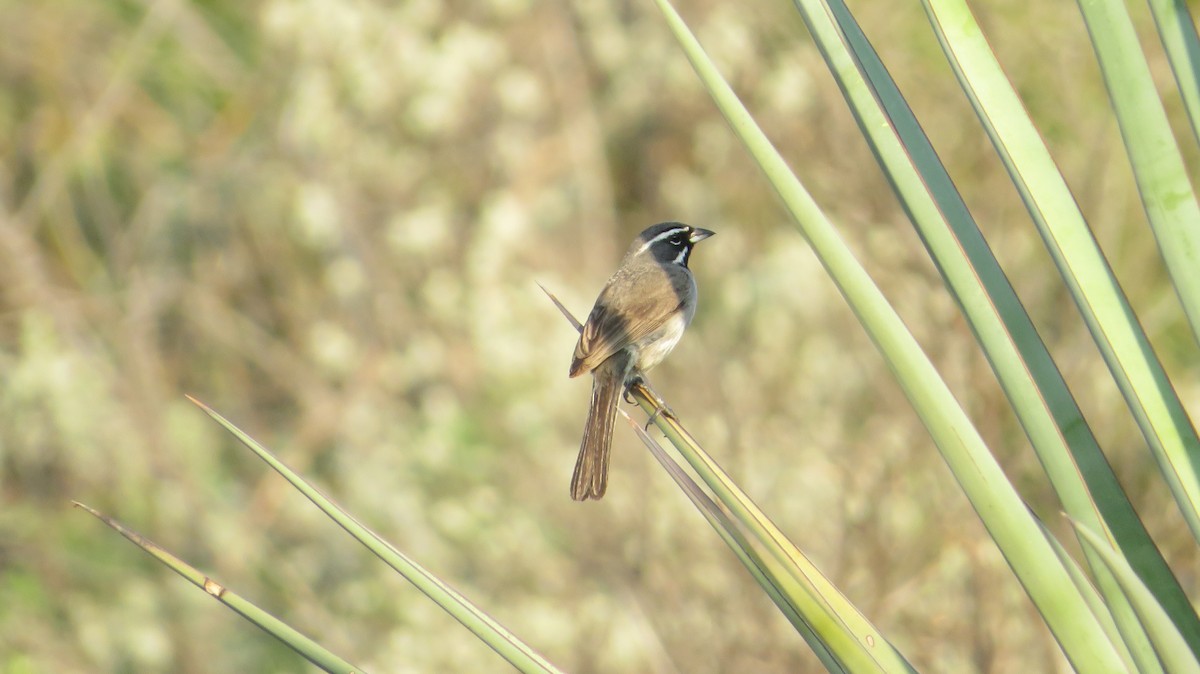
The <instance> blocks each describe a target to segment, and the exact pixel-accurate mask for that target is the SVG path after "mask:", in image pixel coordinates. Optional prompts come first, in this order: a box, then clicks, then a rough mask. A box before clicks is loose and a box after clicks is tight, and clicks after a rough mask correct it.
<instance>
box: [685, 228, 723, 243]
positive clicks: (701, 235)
mask: <svg viewBox="0 0 1200 674" xmlns="http://www.w3.org/2000/svg"><path fill="white" fill-rule="evenodd" d="M713 234H716V232H714V231H712V230H708V229H700V228H699V227H696V228H694V229H692V235H691V237H689V238H688V241H691V242H692V243H700V242H701V241H703V240H705V239H707V238H708V237H710V236H712V235H713Z"/></svg>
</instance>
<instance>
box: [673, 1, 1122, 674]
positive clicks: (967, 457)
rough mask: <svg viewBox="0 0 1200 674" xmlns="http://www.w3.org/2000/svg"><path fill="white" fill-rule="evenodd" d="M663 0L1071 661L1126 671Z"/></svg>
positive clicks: (902, 331)
mask: <svg viewBox="0 0 1200 674" xmlns="http://www.w3.org/2000/svg"><path fill="white" fill-rule="evenodd" d="M657 4H658V5H659V8H660V9H661V10H662V12H663V15H664V16H665V17H666V19H667V23H668V25H669V26H670V28H671V30H672V32H673V33H674V34H675V37H676V39H677V40H678V42H679V43H680V45H681V46H682V47H683V51H684V53H685V54H686V55H687V57H688V60H689V61H691V63H692V66H693V68H694V69H695V70H696V72H697V74H698V75H699V76H700V79H701V81H702V82H703V83H704V86H705V88H706V89H707V90H708V91H709V93H710V94H711V95H712V97H713V100H714V101H715V102H716V104H717V107H718V108H719V109H720V110H721V112H722V114H724V115H725V118H726V119H727V120H728V122H729V124H730V126H731V127H732V128H733V129H734V132H735V133H736V134H737V136H738V137H739V139H741V140H742V142H743V143H744V144H745V145H746V147H747V149H748V150H749V151H750V153H751V155H752V156H753V157H754V159H755V161H756V162H757V163H758V164H759V166H760V167H761V168H762V169H763V172H764V173H765V174H766V176H767V178H768V180H770V182H771V184H772V186H774V187H775V189H776V191H777V192H778V193H779V195H780V196H781V197H782V199H783V201H784V203H785V205H786V206H787V208H788V210H789V211H790V212H791V213H792V215H793V216H794V217H795V219H796V222H797V224H799V226H800V228H801V230H802V231H803V233H804V234H805V236H806V237H807V238H808V240H809V242H810V243H811V244H812V247H813V249H814V251H815V252H816V254H817V256H818V257H819V258H820V260H821V262H822V264H823V265H824V266H825V268H826V270H827V271H828V272H829V274H830V277H831V278H832V279H833V280H834V282H835V283H836V284H837V286H838V288H839V290H841V292H842V294H843V296H844V297H846V299H847V301H848V302H849V304H850V306H851V308H852V309H853V310H854V312H855V314H856V315H857V316H858V318H859V320H860V321H861V322H862V324H863V326H864V327H865V328H866V330H867V332H868V334H869V335H870V336H871V338H872V340H873V341H874V342H875V343H876V345H877V346H878V347H879V349H880V351H881V352H882V353H883V355H884V356H885V358H886V360H887V363H888V365H889V366H890V367H891V368H892V370H893V372H894V373H895V375H896V377H897V380H898V381H899V382H900V384H901V386H902V387H903V389H904V391H905V394H906V395H907V396H908V398H909V400H910V402H911V403H912V404H913V407H914V408H915V409H916V411H917V413H918V414H919V416H920V417H921V419H922V421H923V422H924V423H925V425H926V428H928V429H929V431H930V434H931V435H932V436H933V438H934V440H935V442H936V444H937V446H938V448H939V450H941V452H942V456H943V457H944V458H945V460H946V462H947V464H948V465H949V466H950V468H951V470H952V471H953V473H954V475H955V477H956V478H957V479H958V481H959V483H960V484H961V485H962V487H963V489H964V491H966V492H967V494H968V496H969V498H970V499H971V502H972V504H973V505H974V506H975V508H976V511H977V512H978V513H979V515H980V518H981V519H982V521H983V522H984V524H985V526H986V527H987V528H988V531H989V533H991V535H992V537H993V538H994V539H995V540H996V542H997V544H998V545H999V547H1000V550H1001V551H1002V552H1003V554H1004V555H1005V558H1006V559H1007V560H1008V561H1009V564H1010V565H1011V566H1012V568H1013V570H1014V572H1015V573H1016V575H1017V577H1018V578H1019V579H1020V580H1021V582H1022V584H1023V585H1025V587H1026V589H1027V592H1028V594H1029V596H1030V597H1031V598H1032V599H1033V601H1034V603H1035V604H1036V605H1037V606H1038V609H1039V610H1040V611H1041V612H1042V614H1043V616H1045V618H1046V621H1047V623H1048V624H1049V626H1050V628H1051V630H1053V632H1054V633H1055V635H1056V637H1057V638H1058V640H1059V643H1060V644H1062V646H1063V650H1064V651H1065V652H1066V653H1067V656H1068V658H1069V659H1070V660H1071V661H1072V663H1073V664H1074V665H1075V666H1076V667H1078V668H1079V669H1081V670H1083V671H1106V672H1107V671H1111V672H1118V671H1123V670H1124V663H1123V662H1122V661H1121V658H1120V657H1119V656H1118V655H1117V652H1116V649H1115V647H1114V645H1113V644H1112V643H1111V642H1110V641H1109V639H1108V637H1107V635H1106V634H1105V633H1104V631H1103V630H1102V629H1101V628H1100V626H1099V624H1098V623H1097V621H1096V619H1095V617H1094V616H1093V615H1092V613H1091V611H1090V610H1089V608H1088V607H1087V605H1086V603H1085V602H1084V601H1083V598H1082V597H1081V596H1080V594H1079V592H1078V590H1077V589H1076V588H1075V587H1074V585H1073V584H1072V583H1071V582H1070V579H1069V577H1068V575H1067V572H1066V570H1065V569H1064V568H1063V566H1062V564H1061V563H1060V562H1059V561H1058V559H1057V557H1056V556H1055V554H1054V551H1053V549H1052V548H1051V546H1050V544H1049V543H1048V542H1047V541H1046V539H1045V537H1044V536H1043V535H1042V532H1041V530H1040V528H1038V526H1037V524H1036V523H1035V522H1034V521H1033V519H1032V518H1031V517H1030V515H1029V513H1028V511H1027V510H1026V508H1025V505H1024V503H1022V501H1021V499H1020V497H1019V496H1018V495H1017V494H1016V492H1015V491H1014V490H1013V489H1012V486H1011V485H1010V484H1009V483H1008V481H1007V479H1006V478H1005V477H1004V474H1003V471H1002V470H1001V469H1000V467H999V465H997V464H996V462H995V459H994V458H993V457H992V456H991V454H990V453H989V452H988V450H987V448H986V446H985V445H984V443H983V440H982V438H980V436H979V433H978V431H977V430H976V429H975V428H974V426H973V425H972V424H971V422H970V420H969V419H968V418H967V416H966V414H965V413H964V412H963V410H962V408H961V407H960V406H959V405H958V402H957V401H956V400H955V399H954V397H953V395H952V394H951V393H950V391H949V389H948V388H947V387H946V385H945V382H943V381H942V379H941V377H940V376H939V375H938V374H937V371H936V370H935V369H934V367H933V365H932V364H931V363H930V362H929V359H928V358H927V357H926V356H925V354H924V353H923V352H922V351H921V350H920V347H919V346H918V345H917V344H916V342H915V340H914V339H913V338H912V335H911V334H910V333H909V332H908V330H907V329H906V328H905V326H904V324H903V322H902V321H901V320H900V318H899V316H897V315H896V313H895V311H894V310H893V309H892V308H891V306H890V305H888V303H887V301H886V300H885V299H884V297H883V295H882V293H880V291H879V289H878V288H877V287H876V286H875V284H874V283H873V282H872V281H871V279H870V277H869V276H868V275H867V273H866V272H865V270H863V268H862V266H861V265H860V264H859V263H858V262H857V260H855V259H854V256H853V254H852V253H850V251H849V249H848V248H847V247H846V245H845V243H844V242H842V240H841V238H840V237H839V236H838V235H837V233H836V231H835V230H834V228H833V226H832V225H831V224H830V223H829V221H828V220H827V219H826V218H825V216H824V214H823V213H822V212H821V210H820V209H819V208H818V207H817V205H816V203H815V202H814V201H813V199H812V197H811V196H810V195H809V194H808V192H807V191H806V190H805V189H804V188H803V186H802V185H801V184H800V182H799V181H798V180H797V179H796V177H795V175H794V174H793V173H792V172H791V171H790V169H789V168H788V166H787V164H786V162H785V161H784V160H783V158H782V157H781V156H780V155H779V153H778V152H777V151H776V150H775V148H774V147H773V146H772V145H771V143H770V141H769V140H768V139H767V138H766V136H765V135H764V134H763V133H762V131H761V129H759V128H758V126H757V125H756V124H755V123H754V121H753V119H752V118H751V116H750V114H749V113H748V112H747V111H746V109H745V108H744V106H742V104H741V102H740V101H739V100H738V99H737V96H736V95H735V94H734V93H733V91H732V89H731V88H730V87H729V85H728V83H727V82H725V81H724V79H723V78H722V77H721V75H720V73H719V72H718V71H717V69H716V67H715V66H714V65H713V64H712V62H711V60H710V59H709V58H708V56H707V54H705V53H704V50H703V48H702V47H701V46H700V45H699V43H698V42H697V41H696V39H695V37H694V36H693V35H692V34H691V32H690V31H689V30H688V29H687V26H686V25H685V24H684V22H683V20H682V19H681V18H680V17H679V15H678V14H677V13H676V12H675V10H674V8H673V7H671V5H670V3H669V2H667V0H657Z"/></svg>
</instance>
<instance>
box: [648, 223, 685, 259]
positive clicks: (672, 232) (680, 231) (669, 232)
mask: <svg viewBox="0 0 1200 674" xmlns="http://www.w3.org/2000/svg"><path fill="white" fill-rule="evenodd" d="M687 231H688V230H687V227H673V228H671V229H668V230H667V231H665V232H663V233H662V234H659V235H658V236H656V237H654V238H653V239H650V240H649V241H647V242H646V243H643V244H642V247H641V248H638V253H643V252H645V250H646V249H647V248H649V247H650V246H653V245H654V244H656V243H658V242H659V241H662V240H663V239H669V238H671V237H672V236H675V235H676V234H686V233H687Z"/></svg>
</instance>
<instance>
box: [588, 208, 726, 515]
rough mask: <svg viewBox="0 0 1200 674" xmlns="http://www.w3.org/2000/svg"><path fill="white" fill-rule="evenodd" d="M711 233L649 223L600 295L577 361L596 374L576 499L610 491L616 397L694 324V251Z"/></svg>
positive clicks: (683, 226)
mask: <svg viewBox="0 0 1200 674" xmlns="http://www.w3.org/2000/svg"><path fill="white" fill-rule="evenodd" d="M712 235H713V233H712V232H710V231H709V230H707V229H699V228H696V227H689V226H688V225H685V224H682V223H679V222H663V223H659V224H657V225H654V226H652V227H649V228H647V229H646V231H644V232H642V233H641V234H640V235H638V237H637V238H636V239H634V240H633V245H632V246H630V247H629V252H627V253H625V258H624V259H622V260H621V266H620V267H619V268H618V269H617V271H616V273H614V274H613V275H612V277H611V278H609V279H608V283H606V284H605V285H604V290H601V291H600V296H599V297H597V298H596V306H594V307H592V313H591V314H589V315H588V318H587V322H586V323H584V325H583V330H582V331H581V332H580V335H579V343H578V344H576V345H575V358H574V359H573V360H572V361H571V372H570V374H571V376H572V377H578V376H579V375H581V374H584V373H585V372H591V373H592V378H593V380H592V405H591V408H590V409H589V410H588V418H587V425H586V426H584V429H583V442H582V443H581V444H580V447H579V459H578V460H577V461H576V462H575V474H574V475H572V476H571V498H573V499H575V500H576V501H586V500H587V499H589V498H594V499H598V498H600V497H601V496H604V490H605V488H606V487H607V486H608V453H609V448H610V447H611V446H612V434H613V422H614V421H615V420H616V418H617V403H618V402H619V401H620V396H621V394H622V393H623V392H624V391H625V389H626V387H627V386H628V385H629V384H630V383H631V382H632V381H633V379H634V378H636V376H637V375H639V374H640V373H642V372H645V371H647V370H649V369H650V368H652V367H654V366H655V365H658V364H659V363H661V362H662V359H663V358H665V357H666V356H667V354H668V353H670V352H671V349H673V348H675V344H676V342H678V341H679V338H680V337H682V336H683V329H684V328H686V327H687V326H688V323H691V322H692V315H693V314H695V313H696V279H695V278H694V277H693V276H692V271H691V270H690V269H688V256H690V255H691V254H692V247H693V246H695V245H696V244H697V243H698V242H700V241H703V240H704V239H707V238H708V237H710V236H712Z"/></svg>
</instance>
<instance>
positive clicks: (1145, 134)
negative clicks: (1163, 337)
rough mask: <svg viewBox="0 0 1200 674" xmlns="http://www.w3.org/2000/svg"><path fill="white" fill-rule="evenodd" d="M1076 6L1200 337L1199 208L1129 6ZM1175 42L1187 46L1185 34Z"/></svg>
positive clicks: (1090, 2)
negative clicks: (1181, 40)
mask: <svg viewBox="0 0 1200 674" xmlns="http://www.w3.org/2000/svg"><path fill="white" fill-rule="evenodd" d="M1078 1H1079V8H1080V9H1081V10H1082V12H1083V18H1084V20H1085V21H1086V22H1087V27H1088V32H1089V33H1090V34H1091V37H1092V46H1093V47H1094V48H1095V51H1096V57H1097V59H1098V60H1099V61H1100V70H1101V71H1102V72H1103V73H1104V83H1105V84H1106V85H1107V87H1108V98H1109V100H1110V101H1111V102H1112V106H1113V110H1114V111H1116V114H1117V124H1118V125H1119V126H1120V128H1121V137H1122V138H1123V139H1124V140H1125V151H1126V152H1127V153H1128V154H1129V160H1130V162H1131V163H1132V164H1133V175H1134V178H1135V179H1136V180H1137V186H1138V194H1139V195H1140V196H1141V199H1142V205H1143V206H1144V207H1145V209H1146V215H1147V216H1149V218H1150V227H1151V228H1152V229H1153V230H1154V236H1155V238H1156V239H1157V241H1158V249H1159V251H1160V252H1161V253H1162V256H1163V259H1164V260H1165V261H1166V263H1167V270H1168V271H1169V272H1170V274H1171V283H1173V284H1174V286H1175V291H1176V293H1177V294H1178V295H1179V299H1180V301H1181V302H1182V303H1183V310H1184V313H1185V314H1186V315H1187V317H1188V320H1189V321H1191V324H1192V333H1193V334H1194V335H1196V336H1197V337H1200V274H1197V273H1196V270H1197V269H1200V204H1197V203H1196V193H1195V191H1194V190H1193V189H1192V183H1191V181H1190V180H1189V178H1188V172H1187V167H1186V166H1184V163H1183V155H1182V154H1181V153H1180V151H1179V146H1178V144H1176V142H1175V136H1174V134H1173V133H1172V131H1171V124H1170V122H1168V121H1167V112H1166V110H1165V109H1164V108H1163V104H1162V101H1160V100H1159V98H1158V91H1157V90H1156V89H1155V88H1154V79H1153V77H1151V75H1150V66H1149V65H1148V64H1147V63H1146V57H1145V56H1144V55H1143V54H1142V50H1141V45H1140V44H1139V42H1138V37H1137V31H1135V30H1134V27H1133V22H1132V21H1131V20H1130V18H1129V10H1128V8H1126V6H1125V3H1123V2H1102V1H1098V0H1078ZM1186 11H1187V10H1186V9H1185V10H1184V12H1186ZM1192 34H1193V35H1194V34H1195V29H1194V28H1193V29H1192ZM1175 37H1176V38H1178V39H1184V33H1176V34H1175Z"/></svg>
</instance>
